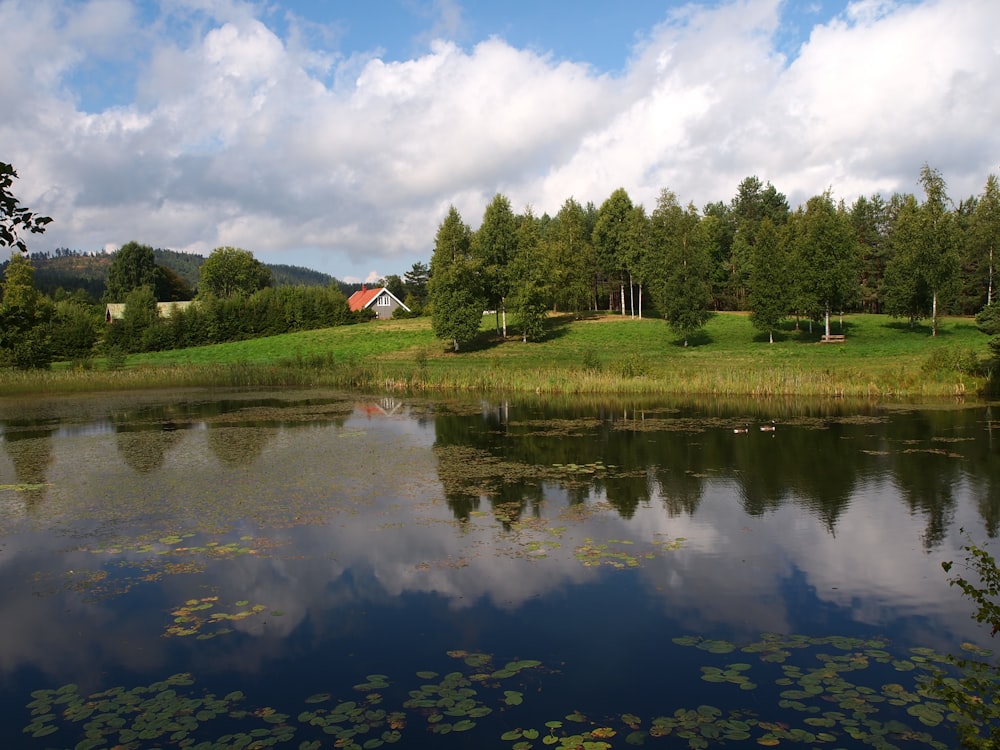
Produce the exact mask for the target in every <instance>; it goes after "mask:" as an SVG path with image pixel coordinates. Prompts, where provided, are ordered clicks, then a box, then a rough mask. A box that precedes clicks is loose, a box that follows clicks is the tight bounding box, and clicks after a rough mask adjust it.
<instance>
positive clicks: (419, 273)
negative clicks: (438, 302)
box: [403, 263, 431, 312]
mask: <svg viewBox="0 0 1000 750" xmlns="http://www.w3.org/2000/svg"><path fill="white" fill-rule="evenodd" d="M430 277H431V269H430V268H429V267H428V265H427V264H426V263H414V264H413V266H412V267H411V268H410V270H409V271H407V272H406V273H404V274H403V290H404V292H405V295H406V298H405V299H404V300H403V301H404V302H405V303H406V306H407V307H408V308H410V309H411V310H413V311H414V312H419V311H420V310H422V309H423V307H424V305H425V304H427V283H428V281H429V280H430Z"/></svg>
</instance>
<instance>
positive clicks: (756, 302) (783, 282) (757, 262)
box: [750, 218, 792, 344]
mask: <svg viewBox="0 0 1000 750" xmlns="http://www.w3.org/2000/svg"><path fill="white" fill-rule="evenodd" d="M751 258H752V261H753V269H752V271H751V273H750V322H751V323H752V324H753V327H754V328H756V329H757V330H758V331H767V333H768V338H769V340H770V342H771V343H772V344H773V343H774V330H775V329H776V328H777V327H778V326H779V325H780V324H781V321H782V320H784V318H785V316H786V315H787V313H788V310H789V307H790V306H791V302H792V300H791V298H790V295H789V286H790V276H791V274H790V273H789V270H790V269H789V262H788V256H787V254H786V253H785V248H784V246H783V245H782V242H781V238H780V237H779V236H778V229H777V227H775V226H774V223H773V222H772V221H771V220H770V219H768V218H765V219H764V220H763V221H762V222H761V223H760V227H759V228H758V230H757V241H756V243H755V244H754V247H753V252H752V254H751Z"/></svg>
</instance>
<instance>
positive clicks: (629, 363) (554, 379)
mask: <svg viewBox="0 0 1000 750" xmlns="http://www.w3.org/2000/svg"><path fill="white" fill-rule="evenodd" d="M548 326H549V328H548V334H549V335H548V337H547V338H546V339H545V340H544V341H542V342H538V343H534V342H529V343H524V342H522V341H521V340H520V339H519V338H517V337H516V336H515V335H512V336H511V337H509V338H508V339H507V340H506V341H503V340H501V339H500V337H499V336H497V335H496V333H495V331H494V318H493V317H492V316H485V317H484V318H483V329H482V333H481V335H480V338H479V340H478V341H477V342H475V343H474V344H473V345H470V346H469V347H467V348H466V350H464V351H461V352H458V353H453V352H452V351H451V347H450V345H449V344H448V343H447V342H443V341H440V340H439V339H437V338H435V336H434V334H433V331H432V330H431V325H430V319H429V318H417V319H412V320H393V321H384V322H378V321H373V322H370V323H364V324H358V325H352V326H342V327H337V328H329V329H323V330H318V331H306V332H302V333H294V334H286V335H282V336H273V337H270V338H264V339H255V340H251V341H242V342H236V343H229V344H218V345H215V346H204V347H196V348H192V349H183V350H177V351H168V352H157V353H151V354H142V355H132V356H130V357H129V358H128V360H127V367H126V368H125V369H124V370H118V371H104V370H103V363H102V362H98V363H97V365H98V366H97V367H96V368H95V369H94V370H90V371H82V372H81V371H76V372H70V371H69V370H68V369H63V370H62V371H59V370H57V371H55V372H53V373H50V374H48V375H47V376H45V377H44V378H43V380H44V381H45V382H44V388H45V389H64V390H77V389H80V390H83V389H92V388H131V387H135V388H138V387H152V386H169V385H335V386H356V387H366V388H380V389H381V388H400V389H402V388H407V389H413V390H422V389H452V388H458V389H473V390H483V391H496V390H504V391H516V392H532V391H538V392H543V393H557V392H562V393H698V394H718V395H732V396H740V395H755V396H774V395H799V396H855V397H857V396H861V397H866V398H883V397H894V396H903V397H924V396H951V395H964V394H969V395H973V394H975V393H976V392H977V391H978V390H979V389H980V388H981V387H982V385H983V383H984V380H983V375H982V363H983V362H985V360H986V359H987V356H988V353H989V349H988V346H987V341H988V337H987V336H985V335H983V334H982V333H980V332H979V331H978V330H977V329H976V327H975V324H974V323H973V321H972V320H971V319H966V318H945V319H943V320H942V321H940V323H939V330H938V336H937V337H931V335H930V328H929V326H927V325H919V326H917V327H915V328H913V329H910V328H909V327H908V326H907V325H906V324H905V323H904V322H901V321H897V320H894V319H892V318H888V317H884V316H876V315H850V316H845V318H844V321H843V328H842V329H841V323H840V321H839V319H837V320H835V321H834V323H833V325H832V329H831V330H832V332H833V333H844V334H845V335H846V337H847V339H846V342H845V343H843V344H822V343H818V342H819V337H820V333H821V332H822V331H821V329H820V328H819V327H816V326H814V329H813V331H812V332H810V331H809V330H808V324H807V323H803V324H802V326H801V328H800V330H796V329H795V324H794V322H789V323H788V324H786V325H785V326H784V328H783V329H782V330H781V331H779V332H777V333H776V337H775V343H774V344H769V343H768V341H767V336H766V334H760V333H758V332H757V331H756V330H755V329H754V328H753V327H752V326H751V325H750V322H749V319H748V318H747V316H746V315H743V314H738V313H720V314H717V315H715V316H713V317H712V319H711V320H710V321H709V323H708V325H707V326H706V327H705V329H704V332H703V333H702V334H699V335H698V336H696V337H693V338H692V339H691V340H690V346H688V347H684V346H683V341H682V340H680V339H679V338H678V337H677V336H676V335H675V334H674V333H673V332H672V331H671V330H670V328H669V327H668V326H667V324H666V323H665V322H663V321H662V320H653V319H642V320H638V319H630V318H628V317H622V316H620V315H609V314H601V315H593V316H586V317H584V318H583V319H581V320H576V319H574V318H573V317H572V316H553V317H551V318H550V319H549V321H548ZM34 377H35V380H36V381H38V376H34ZM2 378H3V379H4V380H6V381H7V382H5V383H3V381H0V383H3V384H4V385H6V386H7V388H6V389H5V390H11V389H13V390H14V391H23V390H31V389H32V385H31V376H30V375H24V376H19V375H17V374H14V373H7V374H4V375H3V376H2ZM64 381H68V382H66V383H65V384H63V385H60V384H61V383H63V382H64ZM73 382H75V385H73V384H72V383H73ZM39 388H40V387H36V388H35V390H38V389H39Z"/></svg>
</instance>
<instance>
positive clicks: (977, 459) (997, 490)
mask: <svg viewBox="0 0 1000 750" xmlns="http://www.w3.org/2000/svg"><path fill="white" fill-rule="evenodd" d="M984 423H985V428H986V439H985V440H975V441H971V442H970V443H969V444H968V445H969V446H970V448H971V454H969V455H967V456H966V458H967V460H968V463H969V467H968V470H967V477H968V480H969V483H970V485H971V487H972V493H973V496H974V497H975V498H976V507H977V508H978V510H979V515H980V516H981V517H982V519H983V525H984V528H985V530H986V533H987V535H988V536H989V537H990V538H991V539H995V538H996V536H997V534H998V533H1000V450H998V449H1000V423H997V422H994V413H993V408H992V407H991V406H987V407H986V409H985V412H980V413H977V414H976V423H975V425H974V426H975V427H976V428H977V430H981V429H982V428H983V424H984Z"/></svg>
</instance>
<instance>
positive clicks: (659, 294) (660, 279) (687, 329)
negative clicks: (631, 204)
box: [650, 190, 712, 346]
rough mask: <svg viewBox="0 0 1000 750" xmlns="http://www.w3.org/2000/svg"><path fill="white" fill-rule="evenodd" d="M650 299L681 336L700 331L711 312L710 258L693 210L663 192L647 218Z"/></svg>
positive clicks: (687, 337)
mask: <svg viewBox="0 0 1000 750" xmlns="http://www.w3.org/2000/svg"><path fill="white" fill-rule="evenodd" d="M650 233H651V236H652V245H653V251H652V256H653V257H654V258H655V259H656V260H655V265H654V269H653V270H652V272H651V274H652V278H654V279H656V281H652V282H651V286H652V291H653V300H654V302H655V303H656V306H657V308H659V310H660V312H661V313H662V314H663V316H664V317H665V318H666V319H667V322H668V323H669V324H670V327H671V328H672V329H673V330H674V331H676V332H677V333H678V334H679V335H681V336H683V337H684V346H687V345H688V339H689V337H690V336H691V335H692V334H693V333H695V332H696V331H698V330H699V329H700V328H702V327H703V326H704V325H705V323H706V322H707V321H708V319H709V318H710V317H711V315H712V313H711V311H710V310H709V306H710V305H711V302H712V294H711V282H710V276H711V256H710V254H709V250H708V241H707V238H706V237H705V234H704V232H703V231H702V227H701V220H700V218H699V216H698V211H697V209H695V207H694V206H693V205H692V206H688V209H687V211H685V210H684V209H682V208H681V207H680V204H678V202H677V196H676V195H674V193H673V192H671V191H669V190H662V191H661V192H660V197H659V198H658V199H657V203H656V208H655V209H654V210H653V214H652V216H651V217H650Z"/></svg>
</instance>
